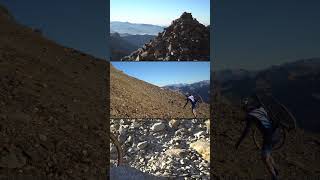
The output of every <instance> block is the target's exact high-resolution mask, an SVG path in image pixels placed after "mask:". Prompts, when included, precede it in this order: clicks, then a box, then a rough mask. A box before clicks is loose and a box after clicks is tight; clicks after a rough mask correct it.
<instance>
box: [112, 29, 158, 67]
mask: <svg viewBox="0 0 320 180" xmlns="http://www.w3.org/2000/svg"><path fill="white" fill-rule="evenodd" d="M154 37H155V36H153V35H131V34H125V36H122V34H119V33H111V34H110V48H111V60H112V61H119V60H120V59H121V58H123V57H125V56H128V55H129V54H130V53H131V52H133V51H135V50H136V49H138V48H139V47H142V46H143V45H144V44H145V43H147V42H149V41H150V40H151V39H153V38H154Z"/></svg>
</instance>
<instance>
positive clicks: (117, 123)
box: [110, 119, 210, 179]
mask: <svg viewBox="0 0 320 180" xmlns="http://www.w3.org/2000/svg"><path fill="white" fill-rule="evenodd" d="M209 128H210V121H209V120H207V119H203V120H197V119H193V120H154V119H147V120H137V119H116V120H111V121H110V130H111V132H112V133H114V134H115V135H116V136H117V137H118V140H119V142H120V144H122V149H123V152H124V164H126V165H128V166H131V167H134V168H136V169H138V170H140V171H143V172H146V173H149V174H152V175H155V176H161V177H170V178H181V179H194V178H196V179H199V178H201V179H209V177H210V173H209V171H210V168H209V167H210V137H209ZM110 153H111V160H110V163H111V167H112V166H115V165H116V163H117V160H116V159H117V158H116V157H117V151H116V148H115V146H114V145H113V144H110Z"/></svg>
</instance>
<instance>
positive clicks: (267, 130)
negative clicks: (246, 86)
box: [235, 96, 279, 180]
mask: <svg viewBox="0 0 320 180" xmlns="http://www.w3.org/2000/svg"><path fill="white" fill-rule="evenodd" d="M245 110H246V114H247V115H246V127H245V129H244V131H243V133H242V135H241V137H240V138H239V140H238V142H237V143H236V145H235V148H236V149H238V147H239V146H240V144H241V142H242V141H243V139H244V138H245V137H246V136H247V135H248V133H249V131H250V128H251V125H252V124H253V123H254V124H256V125H257V127H258V129H259V130H260V131H261V133H262V135H263V145H262V149H261V157H262V160H263V162H264V163H265V165H266V167H267V169H268V171H269V172H270V173H271V175H272V179H273V180H276V179H278V176H279V172H278V170H277V169H276V167H275V162H274V160H273V158H272V156H271V152H272V145H273V144H275V143H276V142H277V137H276V133H275V132H276V131H277V127H275V126H273V123H272V121H271V119H270V117H269V116H268V113H267V111H266V110H265V108H263V107H262V105H261V103H260V102H259V100H258V98H257V97H256V96H255V97H253V98H251V101H250V102H249V101H248V100H247V101H246V102H245Z"/></svg>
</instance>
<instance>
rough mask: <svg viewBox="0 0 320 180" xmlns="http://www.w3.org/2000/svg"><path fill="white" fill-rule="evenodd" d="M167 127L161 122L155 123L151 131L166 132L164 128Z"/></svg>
mask: <svg viewBox="0 0 320 180" xmlns="http://www.w3.org/2000/svg"><path fill="white" fill-rule="evenodd" d="M165 127H166V125H165V124H164V123H162V122H159V123H155V124H154V125H153V126H152V127H151V130H152V131H155V132H158V131H162V130H164V128H165Z"/></svg>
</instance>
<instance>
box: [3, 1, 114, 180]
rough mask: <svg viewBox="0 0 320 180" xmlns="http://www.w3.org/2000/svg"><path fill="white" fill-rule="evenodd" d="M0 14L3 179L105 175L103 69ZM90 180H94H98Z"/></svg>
mask: <svg viewBox="0 0 320 180" xmlns="http://www.w3.org/2000/svg"><path fill="white" fill-rule="evenodd" d="M3 9H4V8H3V7H1V8H0V24H1V28H0V177H1V179H3V178H6V177H13V176H15V177H17V176H22V177H23V176H29V177H31V179H34V178H32V177H39V178H40V177H49V178H55V179H81V178H90V177H91V178H93V177H96V178H97V177H103V175H105V170H106V168H107V167H106V163H107V162H108V159H107V151H106V150H107V149H108V144H109V141H108V138H107V137H108V136H107V132H108V129H107V123H106V114H107V113H106V109H107V107H106V106H107V101H106V99H107V97H106V95H107V92H106V84H107V81H106V77H107V76H106V75H107V74H108V72H107V69H108V66H107V63H106V62H105V61H104V60H100V59H96V58H94V57H92V56H90V55H86V54H83V53H81V52H79V51H76V50H74V49H70V48H65V47H62V46H60V45H58V44H56V43H54V42H53V41H50V40H47V39H45V38H44V37H42V36H41V34H39V33H35V32H33V30H32V29H30V28H28V27H25V26H22V25H19V24H17V23H16V22H15V21H14V20H13V18H12V17H11V16H10V15H9V14H8V13H7V12H6V11H4V10H3ZM96 178H94V179H96Z"/></svg>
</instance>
